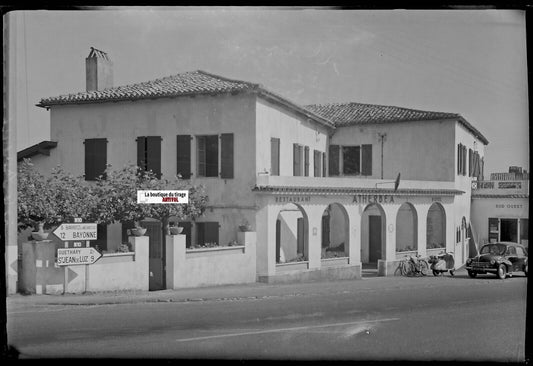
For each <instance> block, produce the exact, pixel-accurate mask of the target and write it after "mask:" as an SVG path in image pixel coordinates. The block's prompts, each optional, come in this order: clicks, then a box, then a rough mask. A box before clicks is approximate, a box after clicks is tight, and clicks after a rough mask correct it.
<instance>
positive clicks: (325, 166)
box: [322, 153, 328, 177]
mask: <svg viewBox="0 0 533 366" xmlns="http://www.w3.org/2000/svg"><path fill="white" fill-rule="evenodd" d="M327 161H328V160H327V157H326V153H322V176H323V177H327V176H328V170H327V169H328V164H327Z"/></svg>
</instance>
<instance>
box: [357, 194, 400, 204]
mask: <svg viewBox="0 0 533 366" xmlns="http://www.w3.org/2000/svg"><path fill="white" fill-rule="evenodd" d="M352 203H394V197H393V196H392V195H391V194H374V195H366V194H356V195H354V196H353V201H352Z"/></svg>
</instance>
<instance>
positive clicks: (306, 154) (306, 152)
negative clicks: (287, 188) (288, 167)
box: [304, 146, 309, 177]
mask: <svg viewBox="0 0 533 366" xmlns="http://www.w3.org/2000/svg"><path fill="white" fill-rule="evenodd" d="M304 176H306V177H308V176H309V146H306V147H305V148H304Z"/></svg>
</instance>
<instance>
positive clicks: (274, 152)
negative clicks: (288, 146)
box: [270, 137, 280, 175]
mask: <svg viewBox="0 0 533 366" xmlns="http://www.w3.org/2000/svg"><path fill="white" fill-rule="evenodd" d="M279 141H280V140H279V139H278V138H275V137H272V138H271V139H270V175H279Z"/></svg>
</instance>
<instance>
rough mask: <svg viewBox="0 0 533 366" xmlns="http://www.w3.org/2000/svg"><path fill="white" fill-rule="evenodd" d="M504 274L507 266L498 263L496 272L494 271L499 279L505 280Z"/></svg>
mask: <svg viewBox="0 0 533 366" xmlns="http://www.w3.org/2000/svg"><path fill="white" fill-rule="evenodd" d="M506 275H507V268H506V267H505V264H500V266H499V267H498V272H496V276H498V278H499V279H500V280H505V277H506Z"/></svg>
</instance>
